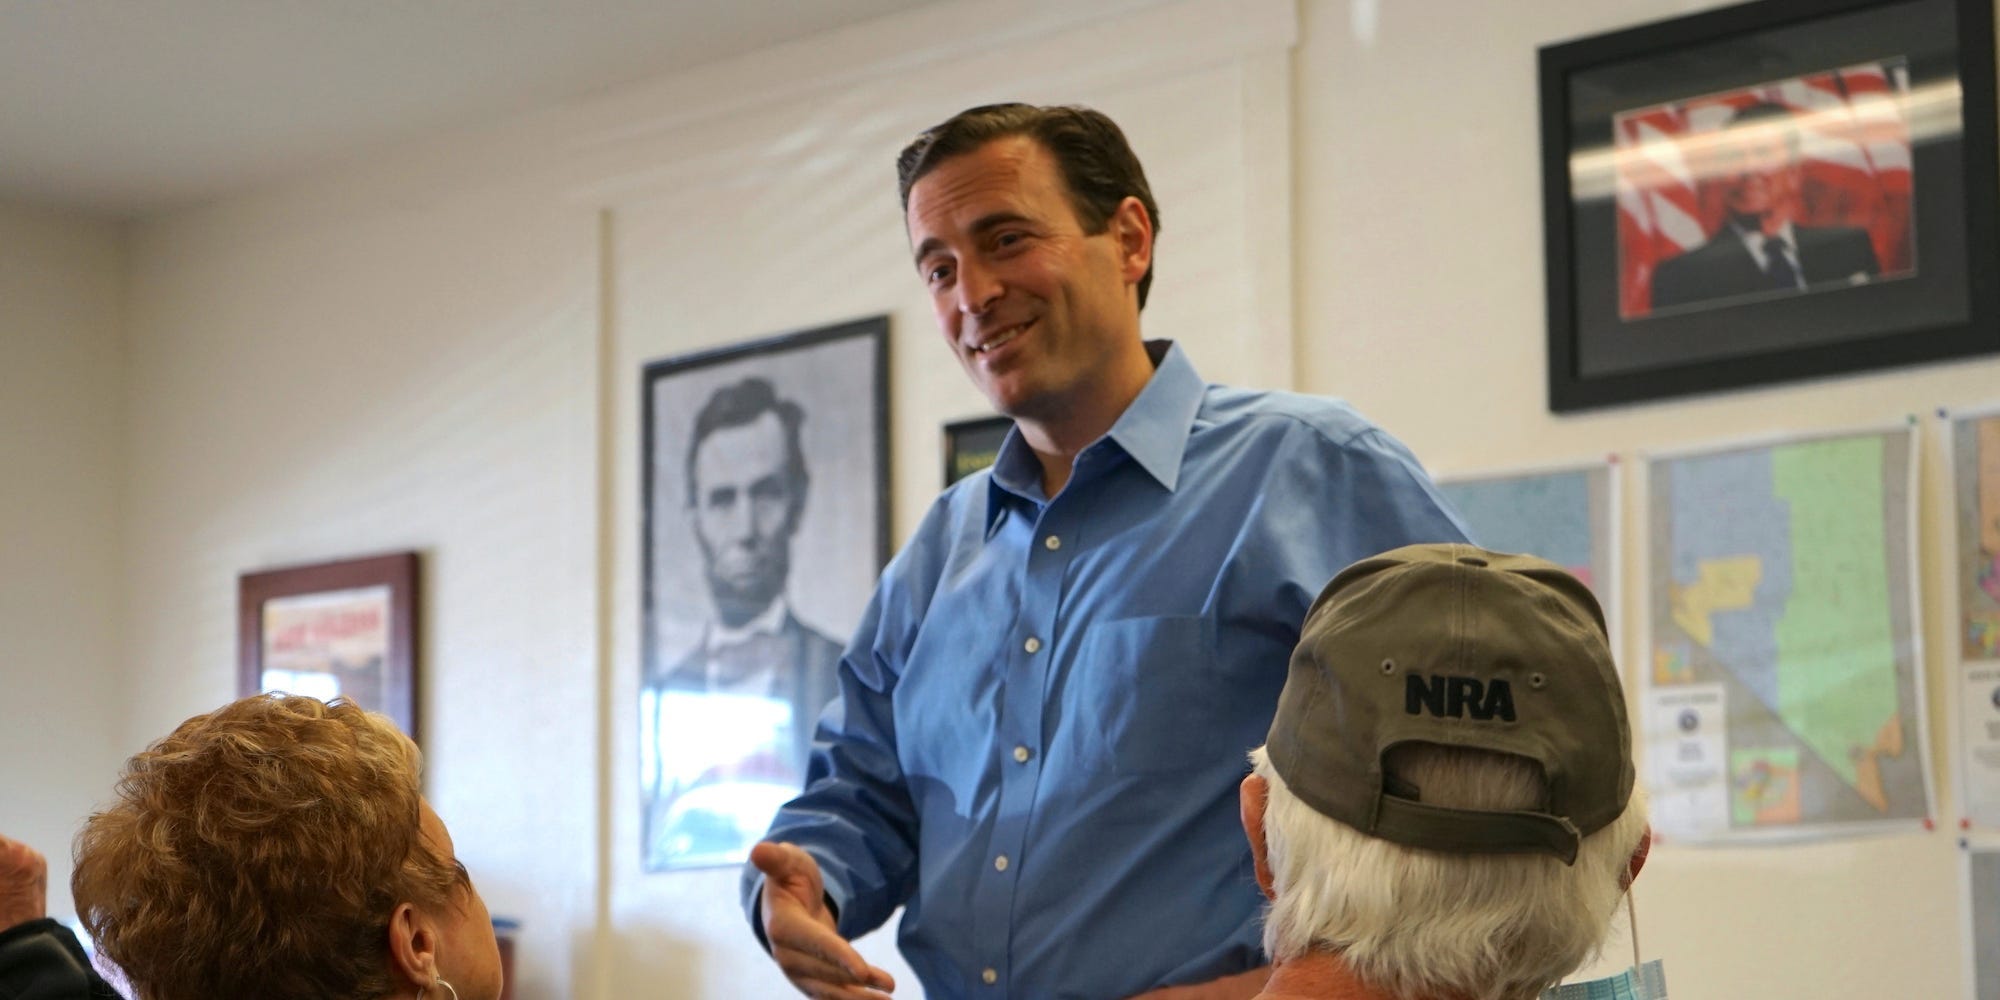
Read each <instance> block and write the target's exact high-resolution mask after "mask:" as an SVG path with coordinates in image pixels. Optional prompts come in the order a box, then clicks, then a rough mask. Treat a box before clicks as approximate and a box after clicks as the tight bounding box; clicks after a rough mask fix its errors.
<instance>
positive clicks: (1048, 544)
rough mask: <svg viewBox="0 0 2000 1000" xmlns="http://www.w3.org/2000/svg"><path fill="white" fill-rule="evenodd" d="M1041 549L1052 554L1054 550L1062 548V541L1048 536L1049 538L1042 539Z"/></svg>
mask: <svg viewBox="0 0 2000 1000" xmlns="http://www.w3.org/2000/svg"><path fill="white" fill-rule="evenodd" d="M1042 547H1043V548H1045V549H1048V550H1049V551H1050V552H1054V551H1055V550H1057V549H1059V548H1062V539H1060V538H1057V537H1056V536H1054V535H1050V536H1049V537H1047V538H1044V539H1042Z"/></svg>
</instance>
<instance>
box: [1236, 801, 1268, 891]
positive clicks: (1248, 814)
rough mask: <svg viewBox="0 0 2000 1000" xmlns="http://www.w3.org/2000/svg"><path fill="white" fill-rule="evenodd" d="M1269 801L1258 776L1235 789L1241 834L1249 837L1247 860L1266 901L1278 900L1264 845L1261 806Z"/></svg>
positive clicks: (1262, 809)
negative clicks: (1240, 811)
mask: <svg viewBox="0 0 2000 1000" xmlns="http://www.w3.org/2000/svg"><path fill="white" fill-rule="evenodd" d="M1270 799H1271V784H1270V782H1268V781H1265V780H1264V779H1263V778H1261V777H1258V776H1257V775H1254V774H1253V775H1250V776H1248V777H1246V778H1244V779H1243V784H1241V785H1239V786H1237V789H1236V801H1237V804H1238V806H1239V807H1240V808H1241V810H1242V815H1243V835H1244V836H1245V837H1248V838H1250V860H1251V862H1252V863H1253V864H1254V865H1255V867H1256V869H1257V888H1259V889H1262V890H1263V891H1264V898H1265V899H1277V898H1278V894H1277V889H1276V888H1275V886H1276V882H1275V881H1274V880H1273V879H1272V878H1271V852H1270V850H1269V848H1267V847H1266V846H1265V845H1264V806H1265V804H1266V803H1268V802H1269V801H1270Z"/></svg>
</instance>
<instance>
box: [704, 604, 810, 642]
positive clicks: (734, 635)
mask: <svg viewBox="0 0 2000 1000" xmlns="http://www.w3.org/2000/svg"><path fill="white" fill-rule="evenodd" d="M790 611H791V607H790V605H788V604H786V603H785V598H784V596H783V595H779V597H778V599H777V600H775V601H772V602H771V606H770V607H768V608H765V609H764V610H762V611H760V612H758V613H757V617H755V618H752V619H750V620H749V621H747V622H744V623H743V624H741V625H738V626H736V627H735V628H731V627H729V626H727V625H724V624H722V623H721V622H711V623H709V626H708V638H707V640H706V641H704V642H703V643H702V648H704V649H706V650H708V651H709V652H711V653H713V652H715V651H716V650H718V649H727V648H728V647H730V646H740V645H742V644H744V643H746V642H749V641H750V640H751V639H754V638H756V637H757V636H760V635H777V634H778V633H779V632H782V631H784V628H785V615H786V614H788V613H790Z"/></svg>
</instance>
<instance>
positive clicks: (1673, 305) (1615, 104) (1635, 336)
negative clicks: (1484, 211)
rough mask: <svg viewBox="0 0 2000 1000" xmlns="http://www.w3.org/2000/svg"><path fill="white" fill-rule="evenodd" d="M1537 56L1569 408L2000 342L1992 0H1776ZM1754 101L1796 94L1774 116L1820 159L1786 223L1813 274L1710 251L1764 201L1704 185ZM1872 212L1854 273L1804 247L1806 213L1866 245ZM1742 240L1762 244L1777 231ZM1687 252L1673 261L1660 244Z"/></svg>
mask: <svg viewBox="0 0 2000 1000" xmlns="http://www.w3.org/2000/svg"><path fill="white" fill-rule="evenodd" d="M1539 56H1540V58H1539V70H1540V91H1541V141H1542V182H1543V222H1544V245H1545V254H1546V260H1547V308H1548V405H1549V408H1550V409H1551V410H1552V411H1555V412H1570V411H1579V410H1587V409H1591V408H1595V407H1604V406H1612V405H1618V404H1625V403H1633V402H1638V401H1642V400H1652V399H1663V398H1668V397H1675V396H1684V395H1689V394H1694V393H1704V392H1711V391H1717V390H1723V389H1735V388H1744V387H1749V386H1758V385H1766V384H1772V383H1778V382H1786V381H1792V380H1796V379H1804V378H1812V377H1817V376H1827V375H1835V374H1841V373H1852V372H1862V371H1868V370H1871V369H1879V368H1885V367H1891V366H1897V365H1907V364H1914V363H1920V362H1927V361H1939V360H1944V359H1949V358H1961V357H1968V356H1972V355H1978V354H1985V353H1991V352H1995V351H2000V252H1996V245H2000V243H1996V189H2000V174H1996V170H1995V156H1994V134H1995V104H1994V51H1993V7H1992V5H1991V3H1990V2H1989V0H1761V2H1757V3H1749V4H1743V5H1740V6H1735V7H1727V8H1723V9H1720V10H1715V11H1709V12H1705V13H1700V14H1695V15H1691V16H1688V17H1680V18H1675V19H1672V20H1666V21H1660V22H1657V23H1654V24H1648V25H1643V26H1639V27H1634V28H1629V29H1625V30H1621V31H1614V32H1611V33H1608V34H1603V35H1597V36H1594V37H1590V38H1582V39H1577V40H1574V41H1569V42H1564V43H1561V44H1557V45H1551V46H1547V47H1544V48H1542V49H1541V50H1540V54H1539ZM1877 78H1879V79H1880V81H1881V89H1880V90H1879V91H1878V90H1874V89H1871V88H1872V87H1873V81H1875V80H1876V79H1877ZM1826 94H1830V95H1832V97H1831V99H1829V98H1826V97H1823V96H1822V95H1826ZM1954 94H1955V101H1954V99H1953V98H1954ZM1885 101H1886V102H1887V103H1884V102H1885ZM1753 102H1770V103H1775V104H1779V105H1782V106H1784V107H1786V108H1787V109H1788V110H1789V111H1790V112H1791V114H1790V115H1780V116H1779V117H1780V118H1781V119H1783V123H1782V124H1781V125H1779V126H1776V127H1778V128H1781V129H1782V130H1783V132H1782V134H1784V135H1786V136H1788V137H1789V138H1790V142H1791V145H1790V147H1789V148H1790V149H1791V150H1792V156H1793V158H1794V161H1795V164H1796V165H1797V166H1795V169H1796V170H1797V171H1798V173H1799V176H1800V177H1801V178H1802V179H1801V180H1800V181H1799V182H1798V184H1797V186H1796V188H1793V189H1790V190H1791V191H1792V192H1793V194H1795V195H1796V197H1795V198H1794V199H1793V200H1792V201H1791V202H1789V203H1788V204H1792V205H1795V206H1796V205H1805V206H1808V207H1809V208H1810V209H1811V212H1807V213H1795V214H1796V215H1797V216H1798V217H1800V218H1803V219H1804V222H1803V223H1801V224H1799V225H1797V226H1796V227H1795V228H1794V229H1792V230H1789V231H1788V232H1790V233H1792V234H1793V235H1795V236H1796V237H1797V239H1796V240H1795V242H1794V245H1793V250H1792V251H1790V252H1789V253H1788V254H1787V255H1789V256H1791V257H1794V258H1797V259H1800V260H1803V261H1804V262H1803V263H1801V264H1799V266H1798V267H1797V268H1796V269H1795V270H1791V271H1787V272H1785V274H1786V275H1788V276H1789V277H1790V278H1791V279H1792V280H1793V282H1794V285H1795V287H1796V289H1797V290H1798V291H1799V292H1800V294H1792V291H1793V289H1792V288H1789V287H1788V288H1780V287H1779V286H1778V285H1775V284H1774V285H1773V286H1772V288H1773V291H1772V292H1771V293H1770V294H1757V293H1745V294H1740V295H1738V294H1734V293H1730V294H1724V292H1723V291H1722V289H1724V288H1727V287H1729V286H1728V284H1727V283H1726V282H1724V281H1723V280H1722V279H1721V278H1719V277H1717V275H1718V274H1719V273H1720V272H1719V271H1717V270H1716V269H1714V268H1709V267H1707V266H1705V264H1704V262H1703V261H1702V260H1697V256H1699V257H1702V258H1705V259H1706V260H1710V261H1712V260H1714V259H1715V257H1716V256H1717V255H1719V254H1721V253H1722V252H1724V251H1730V250H1732V248H1731V247H1730V246H1729V245H1728V243H1729V240H1728V239H1726V238H1725V237H1731V236H1733V235H1734V234H1735V232H1736V230H1733V229H1732V230H1729V231H1728V232H1725V231H1724V229H1723V227H1722V226H1721V225H1720V224H1718V225H1716V226H1714V227H1713V228H1711V227H1710V226H1709V225H1707V224H1706V223H1705V222H1704V217H1705V216H1708V215H1716V216H1719V217H1721V218H1728V217H1729V216H1730V213H1731V212H1732V211H1734V210H1735V209H1736V208H1739V207H1741V205H1742V204H1744V203H1740V202H1736V201H1731V200H1728V199H1729V198H1732V197H1734V196H1733V195H1728V194H1727V193H1726V191H1725V194H1724V195H1723V198H1722V200H1718V199H1717V196H1716V190H1715V188H1714V187H1713V186H1704V185H1720V184H1721V183H1722V182H1721V181H1720V180H1718V179H1716V178H1719V177H1720V176H1721V173H1720V172H1719V171H1721V170H1723V169H1726V168H1720V167H1718V166H1716V164H1718V162H1719V160H1720V157H1719V156H1718V155H1717V151H1718V150H1724V149H1726V148H1727V147H1728V144H1727V142H1726V141H1725V139H1724V135H1723V133H1722V129H1723V128H1725V127H1728V126H1727V125H1724V124H1717V122H1718V121H1719V120H1724V121H1726V120H1727V119H1726V118H1724V116H1725V115H1734V114H1736V113H1737V112H1738V111H1739V110H1740V109H1741V108H1742V107H1744V106H1745V105H1747V104H1749V103H1753ZM1836 102H1837V103H1836ZM1954 104H1955V107H1954V106H1953V105H1954ZM1954 112H1955V113H1954ZM1809 115H1810V116H1812V117H1807V116H1809ZM1898 122H1900V125H1901V127H1902V129H1903V132H1902V135H1903V139H1902V149H1903V151H1904V152H1903V154H1902V155H1903V156H1904V157H1905V159H1906V161H1907V167H1901V166H1899V161H1898V160H1897V155H1898V154H1897V150H1896V144H1895V133H1894V126H1895V125H1896V124H1897V123H1898ZM1767 127H1771V126H1767ZM1843 130H1845V131H1843ZM1728 134H1729V135H1740V134H1743V133H1741V132H1731V133H1728ZM1855 151H1858V152H1859V159H1858V160H1857V159H1856V158H1855ZM1843 157H1845V159H1841V158H1843ZM1856 163H1858V164H1859V166H1858V167H1854V164H1856ZM1849 167H1854V169H1855V170H1859V171H1864V173H1850V174H1842V173H1840V172H1839V171H1840V170H1842V169H1847V168H1849ZM1676 168H1678V169H1676ZM1899 169H1900V170H1901V171H1902V172H1901V174H1900V176H1899V175H1898V174H1897V171H1898V170H1899ZM1704 171H1708V172H1706V173H1705V172H1704ZM1816 172H1817V173H1816ZM1815 176H1817V177H1818V178H1819V179H1818V180H1815ZM1663 177H1664V178H1666V179H1664V180H1663V179H1661V178H1663ZM1857 177H1860V178H1865V179H1859V180H1857V179H1856V178H1857ZM1815 185H1817V187H1815ZM1841 185H1846V186H1845V187H1842V186H1841ZM1871 185H1872V188H1871ZM1870 190H1872V191H1873V192H1874V194H1873V196H1872V197H1873V199H1874V200H1872V201H1870V200H1869V198H1870V195H1869V193H1868V192H1869V191H1870ZM1773 197H1774V198H1775V197H1776V196H1775V195H1774V196H1773ZM1813 213H1817V214H1816V215H1815V214H1813ZM1898 213H1901V214H1900V215H1899V214H1898ZM1737 217H1738V218H1744V216H1741V215H1739V216H1737ZM1822 218H1825V219H1832V220H1833V221H1832V222H1831V223H1830V224H1826V225H1820V224H1819V223H1818V221H1817V220H1819V219H1822ZM1859 221H1865V222H1866V223H1867V224H1866V225H1865V226H1859V225H1857V224H1856V223H1857V222H1859ZM1857 228H1859V229H1861V230H1862V232H1863V233H1864V234H1865V235H1866V236H1867V242H1868V245H1869V247H1870V260H1871V261H1872V264H1871V263H1862V264H1857V265H1854V267H1853V271H1852V273H1851V274H1849V275H1847V276H1846V277H1845V280H1842V279H1841V278H1840V277H1839V276H1838V272H1839V271H1840V269H1841V268H1842V266H1843V265H1842V264H1840V263H1838V262H1835V263H1831V264H1829V265H1827V266H1823V267H1821V268H1820V269H1819V270H1820V272H1821V273H1819V274H1815V273H1814V271H1815V265H1814V264H1813V263H1812V262H1811V260H1809V259H1806V258H1804V257H1801V256H1800V255H1803V254H1805V253H1806V251H1807V250H1808V249H1812V248H1809V247H1807V246H1806V239H1807V237H1809V236H1813V235H1815V234H1814V233H1811V232H1808V230H1812V229H1817V230H1818V232H1819V235H1821V236H1823V237H1826V238H1828V239H1832V238H1835V237H1839V238H1842V239H1844V240H1845V241H1846V242H1847V243H1848V244H1852V242H1853V241H1852V239H1851V238H1850V237H1849V234H1851V232H1852V231H1853V230H1854V229H1857ZM1835 230H1847V231H1848V233H1846V234H1843V233H1840V232H1835ZM1676 239H1678V240H1679V242H1678V243H1676V242H1675V240H1676ZM1735 239H1736V242H1737V245H1738V248H1736V249H1734V251H1733V252H1735V253H1737V254H1739V255H1740V256H1741V257H1742V258H1743V260H1744V261H1748V260H1749V259H1750V258H1751V255H1752V254H1753V253H1755V251H1751V250H1749V249H1747V248H1748V247H1749V246H1750V245H1751V241H1752V240H1760V241H1761V240H1764V239H1767V237H1765V236H1763V235H1761V234H1758V235H1748V234H1746V235H1743V236H1740V237H1735ZM1763 245H1764V246H1766V247H1768V246H1769V245H1770V244H1763ZM1698 249H1699V250H1703V251H1710V250H1712V251H1715V253H1714V254H1709V253H1704V254H1700V255H1695V254H1694V251H1695V250H1698ZM1884 249H1886V250H1888V251H1890V252H1886V253H1885V252H1883V250H1884ZM1814 252H1815V253H1819V252H1820V251H1818V250H1814ZM1683 253H1686V254H1690V257H1689V260H1688V261H1687V262H1686V263H1685V264H1670V265H1669V270H1671V271H1673V272H1674V274H1673V275H1672V276H1673V277H1674V279H1675V280H1674V281H1673V282H1671V283H1668V282H1663V281H1662V279H1661V277H1660V271H1659V270H1658V269H1655V268H1653V267H1652V265H1653V264H1654V263H1666V262H1668V261H1670V260H1671V259H1672V258H1674V257H1677V256H1680V255H1681V254H1683ZM1850 256H1851V255H1850ZM1764 259H1766V260H1768V259H1769V258H1768V257H1766V258H1764ZM1821 259H1822V260H1827V259H1829V258H1828V256H1827V255H1825V254H1822V255H1821ZM1698 264H1702V265H1703V266H1701V267H1697V266H1696V265H1698ZM1871 266H1872V267H1873V268H1874V270H1872V271H1871V270H1870V267H1871ZM1829 272H1831V273H1832V274H1834V275H1835V276H1834V277H1827V276H1826V275H1827V273H1829ZM1690 275H1695V276H1698V277H1696V278H1690V277H1689V276H1690ZM1774 280H1775V281H1777V282H1783V281H1784V280H1785V279H1784V278H1783V277H1779V278H1777V279H1774ZM1700 282H1708V283H1709V284H1708V285H1706V286H1703V285H1702V284H1700ZM1669 287H1671V288H1672V289H1673V292H1672V294H1671V295H1667V294H1664V292H1665V290H1666V289H1668V288H1669ZM1689 287H1694V288H1696V289H1697V290H1699V289H1700V288H1702V287H1707V288H1709V289H1711V291H1708V292H1700V291H1697V292H1696V293H1695V294H1694V296H1693V297H1690V294H1689V292H1688V291H1687V289H1688V288H1689ZM1655 292H1662V293H1663V294H1662V295H1661V296H1660V297H1661V298H1670V299H1672V302H1670V303H1667V304H1664V305H1662V306H1661V307H1659V308H1657V309H1656V308H1655V307H1654V293H1655Z"/></svg>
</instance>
